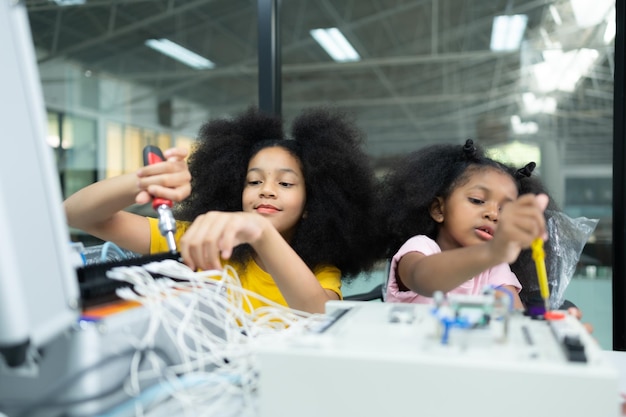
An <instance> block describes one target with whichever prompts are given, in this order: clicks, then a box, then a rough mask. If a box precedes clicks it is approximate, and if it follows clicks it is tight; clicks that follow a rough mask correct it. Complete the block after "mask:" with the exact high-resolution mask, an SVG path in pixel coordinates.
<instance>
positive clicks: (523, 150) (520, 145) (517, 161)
mask: <svg viewBox="0 0 626 417" xmlns="http://www.w3.org/2000/svg"><path fill="white" fill-rule="evenodd" d="M486 153H487V156H489V157H490V158H492V159H495V160H497V161H500V162H502V163H504V164H508V165H512V166H517V167H521V166H524V165H526V164H527V163H528V162H529V161H534V162H536V163H537V167H536V168H535V172H537V171H538V170H539V169H540V167H541V148H540V146H539V145H538V144H535V143H525V142H519V141H517V140H514V141H513V142H510V143H506V144H503V145H496V146H493V147H490V148H487V149H486Z"/></svg>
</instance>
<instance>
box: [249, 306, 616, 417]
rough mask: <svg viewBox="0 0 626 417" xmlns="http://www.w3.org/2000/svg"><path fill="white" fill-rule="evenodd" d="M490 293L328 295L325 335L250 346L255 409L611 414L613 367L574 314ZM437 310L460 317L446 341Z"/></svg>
mask: <svg viewBox="0 0 626 417" xmlns="http://www.w3.org/2000/svg"><path fill="white" fill-rule="evenodd" d="M495 300H497V299H494V298H492V297H491V296H489V295H488V294H487V295H481V296H464V298H463V299H462V300H460V299H456V300H454V299H450V300H447V301H444V302H442V303H441V305H439V306H433V305H422V304H394V303H375V302H358V301H331V302H329V303H327V307H326V309H327V312H328V313H332V312H334V311H336V310H341V311H342V313H341V315H340V316H339V317H338V318H337V319H336V320H335V321H334V322H333V324H332V326H330V327H328V328H327V329H326V330H325V331H324V332H322V333H319V332H317V333H311V334H306V335H302V336H298V335H296V336H294V337H293V338H291V339H289V338H280V339H278V338H277V339H275V340H272V341H268V342H267V343H264V344H263V345H260V346H258V348H257V354H258V361H259V411H260V417H270V416H276V415H297V416H299V417H308V416H311V417H312V416H320V415H324V416H326V417H335V416H337V417H340V416H341V417H343V416H349V415H358V416H361V417H363V416H372V417H379V416H381V415H391V416H394V417H404V416H406V417H408V416H414V415H416V414H419V415H426V416H431V415H436V416H442V417H458V416H463V415H480V416H493V417H496V416H501V415H502V414H503V413H505V414H506V415H507V416H509V417H510V416H518V417H527V416H528V415H531V414H534V413H536V410H541V415H547V416H549V415H567V416H589V415H598V416H600V415H601V416H614V417H616V416H618V415H619V410H618V405H619V404H618V391H619V387H618V372H617V370H616V369H614V367H613V366H612V364H610V363H609V362H608V361H607V359H606V358H605V356H604V355H603V354H602V350H601V349H600V347H599V346H598V344H597V343H596V342H595V340H594V339H593V338H592V337H591V335H589V334H588V333H587V332H586V330H585V329H584V326H583V325H582V324H581V323H580V322H579V321H578V320H577V319H575V318H574V317H572V316H570V315H568V314H567V313H565V312H558V313H559V314H558V315H556V314H555V315H554V316H553V317H550V318H549V319H544V320H537V319H533V318H531V317H528V316H524V315H523V314H522V313H520V312H517V311H508V312H504V313H503V310H500V309H499V307H498V306H497V302H496V301H495ZM444 309H447V310H448V312H449V313H450V315H449V316H448V317H455V318H456V320H458V321H459V323H460V322H463V321H464V322H466V323H467V325H465V326H463V325H458V326H450V327H449V328H448V329H447V332H448V334H447V337H446V338H443V337H442V329H443V326H444V325H443V321H442V317H441V315H440V314H439V313H442V312H443V310H444ZM346 310H347V311H346ZM553 313H557V312H553ZM583 355H584V358H585V360H584V361H583V360H581V358H582V357H583Z"/></svg>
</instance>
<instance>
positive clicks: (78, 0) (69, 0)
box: [52, 0, 86, 6]
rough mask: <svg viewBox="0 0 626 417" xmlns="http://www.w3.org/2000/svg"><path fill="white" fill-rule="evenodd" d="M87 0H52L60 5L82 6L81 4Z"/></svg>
mask: <svg viewBox="0 0 626 417" xmlns="http://www.w3.org/2000/svg"><path fill="white" fill-rule="evenodd" d="M85 1H86V0H52V2H53V3H56V4H57V5H59V6H80V5H81V4H85Z"/></svg>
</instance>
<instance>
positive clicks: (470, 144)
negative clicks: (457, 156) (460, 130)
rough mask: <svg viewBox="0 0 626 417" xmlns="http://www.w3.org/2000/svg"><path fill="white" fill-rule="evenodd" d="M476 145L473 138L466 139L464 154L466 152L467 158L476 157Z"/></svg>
mask: <svg viewBox="0 0 626 417" xmlns="http://www.w3.org/2000/svg"><path fill="white" fill-rule="evenodd" d="M476 152H477V149H476V146H474V141H473V140H471V139H468V140H466V141H465V145H463V154H465V156H466V157H467V158H475V157H476Z"/></svg>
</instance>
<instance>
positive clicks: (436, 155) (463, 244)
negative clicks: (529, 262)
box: [383, 139, 549, 308]
mask: <svg viewBox="0 0 626 417" xmlns="http://www.w3.org/2000/svg"><path fill="white" fill-rule="evenodd" d="M533 168H534V163H531V164H528V165H527V166H526V167H524V169H521V170H519V171H515V170H514V169H512V168H510V167H508V166H506V165H504V164H501V163H499V162H497V161H495V160H493V159H490V158H488V157H487V156H485V154H484V153H483V151H482V150H481V149H480V148H478V147H477V146H475V145H474V143H473V141H472V140H470V139H468V140H467V142H466V143H465V145H464V146H462V145H451V144H438V145H432V146H428V147H425V148H423V149H421V150H418V151H416V152H413V153H412V154H409V155H408V156H407V157H406V158H405V159H404V161H403V162H400V163H399V164H397V165H396V166H395V167H394V169H393V170H392V171H391V172H390V173H389V174H388V175H387V176H386V178H385V179H384V182H383V184H384V199H383V201H384V203H383V215H384V218H385V219H386V220H387V229H388V233H389V238H388V239H387V241H388V242H390V245H389V247H388V250H389V255H390V257H391V259H392V260H391V268H390V271H389V279H388V282H387V288H386V297H385V299H386V301H389V302H412V303H430V302H431V297H432V296H433V294H434V293H435V292H437V291H441V292H444V293H461V294H479V293H481V292H482V291H483V289H484V288H485V286H491V287H496V288H501V289H503V290H505V291H506V292H508V293H510V294H512V296H513V302H514V307H515V308H523V304H522V301H521V299H520V297H519V292H520V290H521V289H522V286H521V284H520V282H519V280H518V278H517V277H516V276H515V274H514V273H513V272H512V271H511V267H510V266H509V264H511V263H514V262H515V261H516V260H517V258H518V256H519V255H520V252H522V250H524V249H527V248H529V247H530V244H531V242H532V241H533V240H534V239H535V238H537V237H542V238H545V237H546V236H547V234H546V223H545V217H544V210H545V209H546V206H547V205H548V203H549V197H548V196H547V195H546V194H544V193H543V192H541V193H536V191H543V187H541V186H540V184H539V183H538V182H536V181H535V182H532V184H534V185H536V187H531V186H528V184H529V183H528V181H527V180H528V177H529V176H530V173H531V172H532V169H533ZM533 188H535V189H534V190H533Z"/></svg>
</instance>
